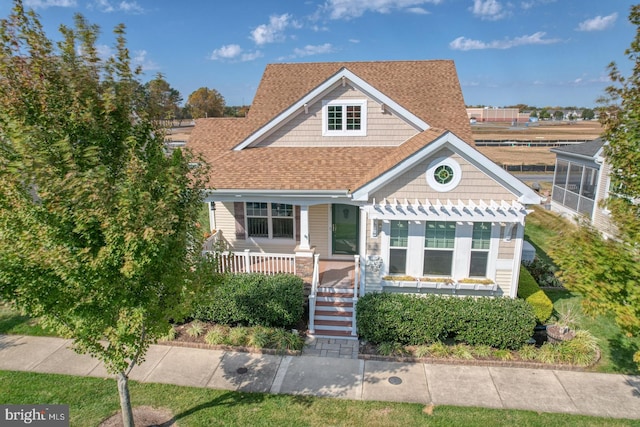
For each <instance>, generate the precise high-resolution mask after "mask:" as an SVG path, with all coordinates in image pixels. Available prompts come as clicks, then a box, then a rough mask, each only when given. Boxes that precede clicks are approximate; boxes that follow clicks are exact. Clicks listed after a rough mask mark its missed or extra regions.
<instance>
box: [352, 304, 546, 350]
mask: <svg viewBox="0 0 640 427" xmlns="http://www.w3.org/2000/svg"><path fill="white" fill-rule="evenodd" d="M356 312H357V317H358V324H359V332H360V337H361V338H362V339H365V340H367V341H371V342H374V343H383V342H397V343H400V344H403V345H422V344H427V343H434V342H438V341H443V340H445V339H448V338H451V339H454V340H456V341H460V342H464V343H467V344H470V345H488V346H491V347H495V348H501V349H507V348H509V349H517V348H520V347H522V346H523V345H524V344H525V343H526V342H527V341H528V340H529V338H531V336H532V335H533V328H534V327H535V325H536V320H535V314H534V312H533V309H532V308H531V306H530V305H529V304H528V303H526V302H525V301H523V300H513V299H509V298H478V299H473V298H442V297H438V296H433V295H427V296H422V297H418V296H414V295H409V294H392V293H371V294H367V295H365V296H363V297H362V298H361V299H360V301H358V304H357V306H356Z"/></svg>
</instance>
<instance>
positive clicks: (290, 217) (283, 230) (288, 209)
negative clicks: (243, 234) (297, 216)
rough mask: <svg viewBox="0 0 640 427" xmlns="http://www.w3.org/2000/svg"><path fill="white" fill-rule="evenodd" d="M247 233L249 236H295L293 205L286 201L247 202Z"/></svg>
mask: <svg viewBox="0 0 640 427" xmlns="http://www.w3.org/2000/svg"><path fill="white" fill-rule="evenodd" d="M246 217H247V234H248V235H249V237H264V238H272V239H278V238H284V239H293V237H294V224H293V221H294V210H293V205H287V204H284V203H264V202H247V215H246Z"/></svg>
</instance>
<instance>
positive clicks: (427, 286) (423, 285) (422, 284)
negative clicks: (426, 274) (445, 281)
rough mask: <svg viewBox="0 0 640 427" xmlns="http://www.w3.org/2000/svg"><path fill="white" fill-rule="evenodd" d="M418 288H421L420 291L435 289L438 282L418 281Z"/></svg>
mask: <svg viewBox="0 0 640 427" xmlns="http://www.w3.org/2000/svg"><path fill="white" fill-rule="evenodd" d="M418 288H421V289H437V288H438V282H423V281H419V282H418Z"/></svg>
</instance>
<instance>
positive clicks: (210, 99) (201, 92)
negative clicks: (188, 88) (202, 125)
mask: <svg viewBox="0 0 640 427" xmlns="http://www.w3.org/2000/svg"><path fill="white" fill-rule="evenodd" d="M187 106H188V107H189V108H190V110H191V116H192V117H193V118H194V119H199V118H202V117H222V116H223V115H224V107H225V102H224V97H223V96H222V95H220V93H219V92H218V91H217V90H215V89H209V88H206V87H201V88H200V89H198V90H196V91H195V92H193V93H191V95H189V98H188V99H187Z"/></svg>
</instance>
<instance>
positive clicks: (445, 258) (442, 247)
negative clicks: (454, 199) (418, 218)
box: [422, 221, 456, 276]
mask: <svg viewBox="0 0 640 427" xmlns="http://www.w3.org/2000/svg"><path fill="white" fill-rule="evenodd" d="M455 240H456V223H455V222H446V221H427V223H426V225H425V233H424V262H423V269H422V270H423V271H422V272H423V274H424V275H425V276H434V275H437V276H451V270H452V265H453V250H454V246H455Z"/></svg>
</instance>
